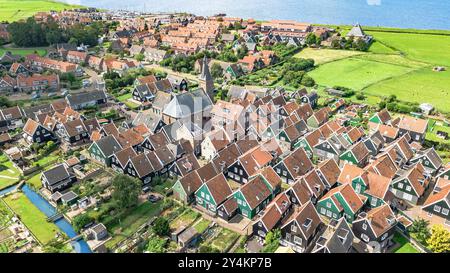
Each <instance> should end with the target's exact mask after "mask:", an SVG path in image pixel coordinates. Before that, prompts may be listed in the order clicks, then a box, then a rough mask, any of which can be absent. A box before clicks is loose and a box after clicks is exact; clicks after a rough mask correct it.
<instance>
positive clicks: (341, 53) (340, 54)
mask: <svg viewBox="0 0 450 273" xmlns="http://www.w3.org/2000/svg"><path fill="white" fill-rule="evenodd" d="M361 54H366V53H364V52H361V51H354V50H335V49H316V48H305V49H303V50H302V51H301V52H299V53H297V54H296V55H295V56H294V57H296V58H303V59H313V60H314V62H315V63H316V65H318V64H324V63H328V62H332V61H336V60H340V59H345V58H348V57H351V56H355V55H361Z"/></svg>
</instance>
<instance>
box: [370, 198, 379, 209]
mask: <svg viewBox="0 0 450 273" xmlns="http://www.w3.org/2000/svg"><path fill="white" fill-rule="evenodd" d="M377 203H378V199H377V198H375V197H372V200H370V205H371V206H372V207H376V206H377Z"/></svg>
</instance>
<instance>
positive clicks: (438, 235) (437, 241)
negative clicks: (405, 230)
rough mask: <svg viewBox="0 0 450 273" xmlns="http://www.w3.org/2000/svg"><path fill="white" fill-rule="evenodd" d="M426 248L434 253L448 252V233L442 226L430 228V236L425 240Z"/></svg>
mask: <svg viewBox="0 0 450 273" xmlns="http://www.w3.org/2000/svg"><path fill="white" fill-rule="evenodd" d="M427 243H428V247H429V248H430V249H431V250H432V251H433V252H436V253H448V252H450V232H449V231H448V230H446V229H445V228H444V227H443V226H442V225H434V226H432V227H431V236H430V238H428V239H427Z"/></svg>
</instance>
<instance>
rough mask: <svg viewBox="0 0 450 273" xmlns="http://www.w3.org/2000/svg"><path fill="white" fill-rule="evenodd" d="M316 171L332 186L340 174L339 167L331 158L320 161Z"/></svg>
mask: <svg viewBox="0 0 450 273" xmlns="http://www.w3.org/2000/svg"><path fill="white" fill-rule="evenodd" d="M317 169H318V171H319V172H320V173H321V174H322V175H323V177H324V178H325V180H326V181H325V182H326V183H327V184H328V186H330V187H332V186H334V184H336V182H337V181H338V177H339V175H340V174H341V169H340V168H339V166H338V164H337V163H336V161H335V160H334V159H333V158H330V159H328V160H325V161H322V162H321V163H319V165H318V167H317Z"/></svg>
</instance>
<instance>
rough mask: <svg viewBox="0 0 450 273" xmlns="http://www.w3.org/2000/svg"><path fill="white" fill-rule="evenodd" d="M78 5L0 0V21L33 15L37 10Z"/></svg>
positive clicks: (29, 0) (48, 1)
mask: <svg viewBox="0 0 450 273" xmlns="http://www.w3.org/2000/svg"><path fill="white" fill-rule="evenodd" d="M76 7H80V6H77V5H69V4H66V3H61V2H57V1H52V0H0V21H9V22H13V21H17V20H20V19H26V18H27V17H30V16H33V15H34V14H35V13H36V12H39V11H50V10H56V11H61V10H64V9H70V8H76Z"/></svg>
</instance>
